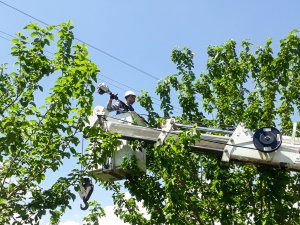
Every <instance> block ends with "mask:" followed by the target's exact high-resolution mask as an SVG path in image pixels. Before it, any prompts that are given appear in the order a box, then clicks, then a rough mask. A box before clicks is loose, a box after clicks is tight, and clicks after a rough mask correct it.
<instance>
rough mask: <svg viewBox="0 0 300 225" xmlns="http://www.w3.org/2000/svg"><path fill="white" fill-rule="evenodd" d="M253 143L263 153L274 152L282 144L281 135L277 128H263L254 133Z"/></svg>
mask: <svg viewBox="0 0 300 225" xmlns="http://www.w3.org/2000/svg"><path fill="white" fill-rule="evenodd" d="M253 143H254V146H255V148H257V150H259V151H261V152H264V153H267V152H274V151H276V150H277V149H278V148H279V147H280V145H281V143H282V138H281V133H280V131H279V130H277V129H276V128H275V127H262V128H260V129H258V130H257V131H256V132H255V133H254V136H253Z"/></svg>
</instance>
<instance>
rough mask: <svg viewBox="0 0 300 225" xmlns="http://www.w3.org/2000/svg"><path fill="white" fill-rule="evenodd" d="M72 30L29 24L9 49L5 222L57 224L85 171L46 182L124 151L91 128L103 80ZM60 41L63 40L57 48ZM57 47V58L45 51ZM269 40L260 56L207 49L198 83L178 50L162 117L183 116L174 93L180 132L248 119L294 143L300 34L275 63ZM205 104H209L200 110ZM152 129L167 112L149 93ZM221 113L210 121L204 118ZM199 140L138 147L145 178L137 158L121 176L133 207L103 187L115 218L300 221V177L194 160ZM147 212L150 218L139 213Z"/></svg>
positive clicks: (0, 215)
mask: <svg viewBox="0 0 300 225" xmlns="http://www.w3.org/2000/svg"><path fill="white" fill-rule="evenodd" d="M72 28H73V27H72V25H71V24H70V23H66V24H61V25H59V26H49V27H47V28H40V27H38V26H37V25H36V24H30V25H28V26H27V27H26V28H25V30H26V31H28V32H29V33H30V36H29V37H27V36H25V35H24V34H22V33H19V34H18V37H17V38H16V39H14V40H12V42H13V44H14V46H13V48H12V55H13V56H15V57H16V65H17V68H18V69H17V71H16V72H10V73H8V72H7V69H6V67H5V65H3V66H2V67H1V69H0V81H1V82H0V91H1V93H0V103H1V104H0V146H1V152H0V168H1V173H0V191H1V192H0V193H1V196H0V223H1V224H9V223H12V224H25V223H27V224H38V223H39V221H40V219H41V218H42V216H44V215H45V214H46V213H47V212H49V213H50V214H51V216H52V217H51V224H58V223H59V218H60V217H61V215H62V214H63V213H64V212H65V211H66V210H67V209H68V208H70V204H71V202H72V201H73V200H74V199H75V198H76V197H78V195H77V196H76V194H75V191H74V187H76V186H77V183H78V182H79V181H80V180H81V178H82V176H83V175H84V174H85V172H86V171H79V170H78V169H74V170H73V171H72V172H71V173H70V174H68V175H66V176H64V177H60V178H58V179H57V181H56V182H55V183H54V184H53V186H52V187H50V188H49V189H45V187H43V185H42V182H43V180H45V179H47V177H46V176H47V174H49V172H50V173H51V172H55V171H58V170H59V169H60V168H61V167H62V166H63V164H64V163H66V162H68V160H74V159H75V161H77V162H78V164H80V165H82V166H83V167H84V168H85V170H90V169H94V168H95V167H97V166H98V165H100V164H102V163H104V162H105V160H106V158H107V157H108V156H110V155H111V154H112V153H113V151H115V149H116V146H117V145H119V144H120V141H119V140H118V138H119V135H118V134H110V133H107V132H105V131H103V130H101V129H99V128H96V127H93V128H85V129H84V127H85V122H87V117H88V116H89V115H90V114H91V111H92V110H91V106H92V102H93V97H92V95H93V93H94V91H95V88H94V82H96V76H97V73H98V72H99V70H98V68H97V66H96V65H95V64H94V63H92V62H91V61H90V60H89V58H88V52H87V49H86V46H85V45H82V44H73V39H74V37H73V33H72ZM56 38H57V39H58V40H57V41H55V40H56ZM54 43H56V51H55V53H54V54H53V58H51V57H47V56H46V54H45V52H47V47H48V46H50V45H52V44H54ZM271 44H272V41H271V39H268V40H267V42H266V45H265V46H264V47H261V46H260V47H258V48H257V49H256V50H252V49H251V46H252V44H251V43H250V42H249V41H248V40H245V41H243V42H242V46H241V48H240V50H239V51H237V46H236V43H235V41H233V40H229V41H227V42H225V43H224V44H223V45H221V46H209V47H208V51H207V53H208V61H207V68H206V72H203V73H201V74H200V75H196V73H195V72H194V62H193V53H192V51H191V50H190V49H188V48H184V49H182V50H178V49H175V50H173V52H172V55H171V59H172V61H173V62H174V64H175V65H176V67H177V70H178V72H177V73H176V74H173V75H170V76H167V77H166V78H165V79H162V80H161V81H160V82H159V83H158V86H157V89H156V93H157V94H158V96H159V97H160V99H161V111H162V112H163V117H164V118H169V117H171V116H172V115H173V113H174V107H173V105H174V102H175V100H174V99H171V96H172V93H177V94H178V96H179V97H178V99H176V101H178V102H177V103H178V104H179V106H180V107H181V108H182V114H181V115H178V116H177V117H176V119H177V121H179V122H181V123H189V124H198V125H201V126H217V127H220V128H224V127H226V126H227V125H237V124H238V123H240V122H244V123H245V124H246V126H247V127H249V128H251V129H256V128H258V127H262V126H270V125H279V126H280V127H281V130H282V132H283V133H285V134H290V132H291V128H292V119H291V117H292V116H293V114H294V113H295V114H297V113H299V110H300V100H299V96H300V87H299V85H298V84H299V83H300V80H299V79H300V64H299V61H300V38H299V36H298V35H297V31H293V32H291V33H290V34H289V35H288V36H287V37H286V38H285V39H283V40H281V41H280V49H279V51H278V53H277V54H276V56H275V53H274V52H273V50H272V47H271ZM45 77H52V78H55V79H56V82H55V84H54V85H53V87H52V88H51V93H50V95H49V96H48V97H47V98H46V99H45V103H40V104H38V102H37V98H38V96H39V95H41V93H42V92H43V91H44V89H45V88H47V87H45V86H43V85H42V83H43V79H44V78H45ZM199 99H201V101H199ZM139 102H140V104H141V106H142V107H144V108H145V109H146V111H148V115H149V117H148V120H149V122H150V124H151V125H152V126H154V127H155V126H158V124H159V121H160V120H161V118H159V114H158V113H157V112H155V110H154V107H153V102H152V100H151V98H150V96H149V95H148V93H147V92H146V91H143V95H142V96H140V97H139ZM207 114H213V115H215V118H214V119H213V120H211V119H210V120H209V119H207V118H206V116H205V115H207ZM80 132H83V133H84V134H88V139H89V141H90V142H91V144H90V145H89V147H88V148H87V149H86V152H87V153H88V154H85V155H82V154H80V153H78V152H77V151H76V146H77V145H78V144H79V143H80V138H81V137H80V136H81V134H79V133H80ZM200 138H201V134H200V133H199V131H197V130H194V129H190V130H187V131H184V132H182V133H181V134H180V135H179V136H178V138H177V139H176V140H175V139H174V138H172V137H170V138H168V139H167V140H166V142H165V143H164V144H163V145H151V144H147V143H144V142H141V141H135V142H133V143H132V146H133V147H134V149H135V150H137V151H138V150H139V149H140V148H143V149H146V150H147V173H142V172H141V171H139V170H138V168H137V167H136V162H135V161H134V159H132V160H129V159H128V160H126V161H125V162H124V167H125V168H127V169H130V170H132V171H134V173H132V175H131V176H129V177H128V178H127V179H126V180H125V181H124V186H125V187H126V188H127V190H128V191H129V192H130V194H131V197H130V198H125V194H124V193H123V192H122V188H121V187H122V185H121V183H118V182H104V181H101V180H99V178H97V177H94V179H95V181H96V182H97V183H98V184H99V185H100V186H102V187H103V188H105V189H107V190H111V191H113V193H114V194H113V200H114V203H115V213H116V214H117V215H118V216H119V217H120V218H121V219H122V220H124V221H125V222H128V223H130V224H216V223H220V224H299V223H300V217H299V213H300V208H299V207H300V205H299V200H300V192H299V178H300V177H299V175H298V173H295V172H289V171H286V170H279V169H273V168H266V167H259V166H255V165H242V164H231V165H223V164H221V162H220V159H219V158H216V157H213V156H208V155H203V154H196V153H194V152H192V151H191V148H190V145H192V144H193V143H194V142H195V141H196V140H199V139H200ZM140 203H142V204H143V207H144V208H145V209H146V211H147V214H148V215H144V214H143V213H142V212H141V211H140V208H139V205H140ZM90 205H91V206H93V208H92V209H91V211H90V214H89V215H88V216H87V217H86V218H85V219H84V221H83V222H84V223H85V224H98V223H99V222H98V218H99V217H101V216H104V210H103V209H102V208H101V205H100V204H99V202H92V203H91V204H90Z"/></svg>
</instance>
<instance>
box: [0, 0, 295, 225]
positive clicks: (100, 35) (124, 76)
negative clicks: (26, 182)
mask: <svg viewBox="0 0 300 225" xmlns="http://www.w3.org/2000/svg"><path fill="white" fill-rule="evenodd" d="M3 2H4V3H7V4H9V5H11V6H13V7H15V8H17V9H19V10H22V11H23V12H25V13H27V14H30V15H31V16H33V17H35V18H37V19H39V20H42V21H44V22H46V23H47V24H60V23H62V22H66V21H68V20H72V21H73V24H74V26H75V29H74V32H75V37H76V38H78V39H80V40H83V41H85V42H86V43H88V44H90V45H92V46H94V47H97V48H98V49H100V50H101V51H105V52H106V53H108V54H110V55H112V56H113V57H115V58H117V59H118V60H116V59H114V58H112V57H109V56H107V55H106V54H103V53H101V51H97V50H95V49H93V48H89V50H90V54H91V59H92V60H93V61H94V62H95V63H96V64H97V65H99V68H100V70H101V72H100V74H99V76H98V78H99V81H105V82H107V83H109V86H110V89H111V90H112V91H113V92H116V93H119V95H120V96H122V95H123V93H124V91H125V90H127V89H129V87H130V89H132V90H134V91H135V90H141V89H145V90H147V91H149V93H150V95H151V96H153V97H156V96H155V94H154V89H155V87H156V84H157V78H163V77H165V76H166V75H170V74H173V73H175V72H176V70H175V66H174V65H173V64H172V62H171V59H170V54H171V51H172V49H173V48H175V47H178V48H183V47H189V48H190V49H191V50H192V51H193V52H194V53H195V64H196V68H195V72H196V74H200V73H201V72H202V71H205V63H206V59H207V55H206V49H207V47H208V45H220V44H222V43H224V42H225V41H227V40H228V39H234V40H235V41H236V42H237V45H238V46H239V45H241V41H242V40H243V39H246V38H248V39H250V41H251V42H252V43H254V46H255V47H256V46H258V45H264V44H265V41H266V39H267V38H269V37H271V38H272V39H273V43H274V44H273V47H274V48H275V50H276V49H278V46H279V40H280V39H282V38H284V37H286V36H287V35H288V33H289V32H290V31H292V30H293V29H298V30H300V13H299V9H300V1H299V0H286V1H279V0H264V1H262V0H243V1H241V0H228V1H225V0H219V1H212V0H206V1H204V0H190V1H182V0H181V1H179V0H164V1H162V0H152V1H141V0H128V1H121V0H119V1H117V0H110V1H107V0H90V1H76V0H75V1H74V0H72V1H71V0H51V1H41V0H27V1H24V0H4V1H0V50H1V51H0V53H1V54H0V63H4V62H8V63H9V62H11V57H10V56H9V55H8V53H9V49H10V47H11V45H10V42H9V41H7V40H6V39H10V38H11V37H9V36H8V35H6V34H4V33H3V32H5V33H8V34H10V35H13V34H15V33H16V32H18V31H20V30H22V28H23V27H24V26H25V25H27V24H28V23H30V22H33V21H34V19H32V18H30V17H28V16H26V15H24V14H22V13H20V12H18V11H16V10H14V9H12V8H10V7H8V6H6V5H5V4H3ZM40 25H42V24H40ZM120 61H123V62H125V63H127V64H130V65H131V66H134V67H136V68H138V69H139V70H142V71H144V73H143V72H140V71H138V70H137V69H133V68H132V67H130V66H128V65H126V64H124V63H121V62H120ZM124 85H125V86H124ZM106 101H107V96H99V95H96V94H95V102H94V106H96V105H99V104H106ZM156 104H157V106H158V105H159V102H157V101H156ZM136 108H137V109H139V107H138V104H137V106H136ZM49 182H50V181H49ZM93 199H99V200H100V202H101V203H102V205H103V206H105V207H106V209H107V212H112V207H111V205H112V200H111V198H110V194H109V193H107V192H106V191H104V190H102V189H99V188H97V189H96V190H95V192H94V194H93ZM79 203H80V201H76V202H75V203H74V207H73V208H74V209H72V210H71V211H70V212H68V213H67V214H66V215H65V216H64V217H63V219H62V222H63V223H62V224H63V225H75V224H81V222H80V221H81V219H80V218H82V217H83V216H85V215H86V213H85V212H82V211H80V210H79ZM108 214H109V215H110V213H108ZM46 220H47V218H46V219H45V220H44V221H43V223H42V224H47V221H46ZM66 221H69V222H66ZM71 221H73V222H71ZM108 221H110V222H111V224H117V222H115V221H114V220H113V219H112V217H110V216H108V218H106V222H105V221H103V224H110V223H109V222H108ZM119 224H122V223H119Z"/></svg>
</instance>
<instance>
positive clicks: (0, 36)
mask: <svg viewBox="0 0 300 225" xmlns="http://www.w3.org/2000/svg"><path fill="white" fill-rule="evenodd" d="M0 38H2V39H4V40H7V41H10V40H9V39H8V38H6V37H3V36H2V35H0Z"/></svg>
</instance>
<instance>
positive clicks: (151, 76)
mask: <svg viewBox="0 0 300 225" xmlns="http://www.w3.org/2000/svg"><path fill="white" fill-rule="evenodd" d="M0 3H2V4H4V5H6V6H7V7H9V8H11V9H13V10H16V11H18V12H19V13H21V14H23V15H25V16H27V17H30V18H31V19H34V20H36V21H38V22H40V23H42V24H44V25H45V26H49V24H48V23H46V22H44V21H42V20H40V19H38V18H36V17H34V16H32V15H30V14H29V13H26V12H24V11H22V10H20V9H17V8H16V7H14V6H12V5H9V4H7V3H5V2H3V1H1V0H0ZM74 39H75V40H77V41H79V42H81V43H84V44H86V45H87V46H89V47H90V48H92V49H94V50H96V51H98V52H101V53H102V54H104V55H106V56H108V57H110V58H112V59H114V60H116V61H118V62H120V63H122V64H124V65H126V66H128V67H130V68H132V69H134V70H136V71H138V72H140V73H142V74H144V75H146V76H148V77H150V78H152V79H154V80H156V81H159V80H160V78H158V77H157V76H155V75H153V74H151V73H148V72H146V71H144V70H142V69H140V68H139V67H137V66H134V65H132V64H131V63H128V62H126V61H125V60H123V59H120V58H118V57H116V56H114V55H112V54H110V53H109V52H106V51H104V50H102V49H100V48H98V47H96V46H94V45H92V44H89V43H87V42H85V41H83V40H81V39H79V38H74ZM195 98H196V99H197V100H199V101H201V100H200V99H198V98H197V97H195Z"/></svg>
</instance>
